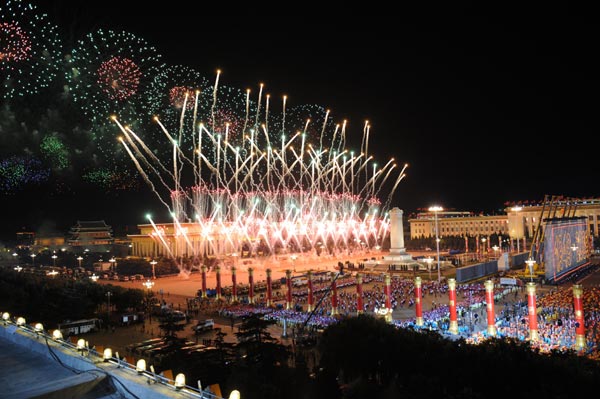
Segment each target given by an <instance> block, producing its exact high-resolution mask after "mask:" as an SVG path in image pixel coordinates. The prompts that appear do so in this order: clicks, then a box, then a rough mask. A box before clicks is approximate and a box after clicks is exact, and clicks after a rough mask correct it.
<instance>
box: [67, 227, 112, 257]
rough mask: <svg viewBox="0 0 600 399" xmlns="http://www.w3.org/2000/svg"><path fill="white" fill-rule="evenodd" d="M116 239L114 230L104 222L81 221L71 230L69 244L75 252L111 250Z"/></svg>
mask: <svg viewBox="0 0 600 399" xmlns="http://www.w3.org/2000/svg"><path fill="white" fill-rule="evenodd" d="M113 243H114V238H113V236H112V228H111V227H110V226H109V225H107V224H106V223H105V222H104V220H95V221H81V220H78V221H77V224H76V225H75V226H73V227H71V229H70V230H69V239H68V240H67V244H68V245H70V246H71V248H72V249H73V250H74V251H77V250H85V249H89V250H91V251H102V250H110V248H111V246H112V244H113Z"/></svg>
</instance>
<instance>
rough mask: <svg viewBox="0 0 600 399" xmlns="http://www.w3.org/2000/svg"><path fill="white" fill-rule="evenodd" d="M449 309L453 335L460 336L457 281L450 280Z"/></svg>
mask: <svg viewBox="0 0 600 399" xmlns="http://www.w3.org/2000/svg"><path fill="white" fill-rule="evenodd" d="M448 299H449V302H448V307H449V308H450V328H449V331H450V333H452V334H458V321H457V319H456V280H455V279H453V278H449V279H448Z"/></svg>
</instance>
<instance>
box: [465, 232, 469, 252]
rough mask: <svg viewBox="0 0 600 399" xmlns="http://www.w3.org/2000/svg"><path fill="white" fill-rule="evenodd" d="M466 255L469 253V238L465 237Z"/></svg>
mask: <svg viewBox="0 0 600 399" xmlns="http://www.w3.org/2000/svg"><path fill="white" fill-rule="evenodd" d="M465 253H467V254H468V253H469V237H468V236H465Z"/></svg>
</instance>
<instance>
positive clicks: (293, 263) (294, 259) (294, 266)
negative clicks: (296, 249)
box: [290, 254, 298, 273]
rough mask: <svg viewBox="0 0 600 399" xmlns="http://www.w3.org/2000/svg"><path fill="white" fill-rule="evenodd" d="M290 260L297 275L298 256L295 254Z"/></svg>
mask: <svg viewBox="0 0 600 399" xmlns="http://www.w3.org/2000/svg"><path fill="white" fill-rule="evenodd" d="M290 259H291V260H292V268H293V269H294V273H296V259H298V255H296V254H293V255H292V256H290Z"/></svg>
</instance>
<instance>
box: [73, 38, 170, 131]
mask: <svg viewBox="0 0 600 399" xmlns="http://www.w3.org/2000/svg"><path fill="white" fill-rule="evenodd" d="M160 58H161V57H160V55H159V54H157V52H156V49H155V48H154V47H152V46H150V45H149V44H148V43H147V42H146V41H145V40H144V39H141V38H138V37H136V36H134V35H132V34H131V33H127V32H114V31H110V30H108V31H105V30H98V31H96V32H93V33H90V34H88V35H87V36H86V37H85V38H84V39H82V40H80V41H79V42H78V43H77V46H76V48H75V49H74V50H73V52H72V56H71V59H70V70H69V72H68V76H67V80H68V82H69V91H70V92H71V94H72V96H73V99H74V100H75V101H76V102H77V103H78V104H79V105H80V106H81V108H82V110H83V111H84V112H85V113H86V115H88V117H90V118H91V119H92V121H93V122H94V123H105V122H106V121H107V118H108V117H109V116H110V115H111V114H118V113H119V112H120V111H122V110H124V109H132V110H135V112H136V113H140V112H143V111H144V109H145V107H146V102H145V101H144V98H145V96H146V94H147V89H148V87H149V85H150V84H151V82H152V79H153V77H154V75H155V74H156V73H157V71H158V69H159V67H160Z"/></svg>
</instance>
